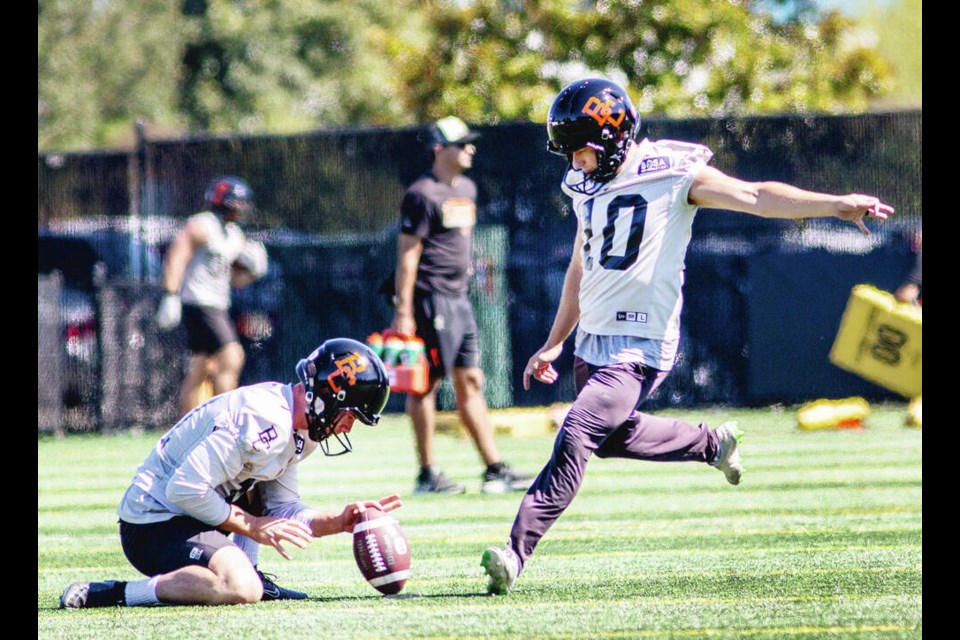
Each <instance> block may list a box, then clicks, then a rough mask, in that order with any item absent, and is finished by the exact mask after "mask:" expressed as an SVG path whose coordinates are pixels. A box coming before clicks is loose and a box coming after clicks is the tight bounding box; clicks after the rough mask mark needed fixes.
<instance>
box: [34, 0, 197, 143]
mask: <svg viewBox="0 0 960 640" xmlns="http://www.w3.org/2000/svg"><path fill="white" fill-rule="evenodd" d="M37 8H38V12H37V13H38V16H37V145H38V147H40V148H53V149H67V148H77V147H101V146H106V145H116V144H117V143H118V142H126V143H127V144H129V143H130V142H131V139H132V137H133V122H134V121H135V120H136V119H137V118H140V117H142V118H145V119H147V120H149V121H150V122H152V123H153V124H154V125H156V126H159V127H163V128H172V127H177V126H180V125H181V123H182V116H181V114H180V113H179V112H178V111H177V107H176V89H177V86H176V83H177V78H178V77H179V73H180V71H179V62H180V56H181V55H182V48H183V46H184V43H185V40H184V34H183V32H182V30H181V29H180V28H179V27H180V23H181V18H180V14H179V9H178V7H177V4H176V3H171V2H168V1H166V0H125V1H122V2H121V1H118V0H101V1H98V2H90V1H87V2H82V1H81V2H77V1H72V0H38V3H37Z"/></svg>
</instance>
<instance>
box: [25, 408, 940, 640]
mask: <svg viewBox="0 0 960 640" xmlns="http://www.w3.org/2000/svg"><path fill="white" fill-rule="evenodd" d="M904 412H905V406H904V405H888V406H877V407H874V411H873V414H872V415H871V416H870V419H869V422H868V428H866V429H863V430H859V431H824V432H800V431H797V430H796V428H795V426H794V422H793V421H794V416H795V412H794V411H793V410H791V409H790V408H786V409H778V410H770V409H765V410H751V411H745V410H735V411H726V412H724V411H720V410H700V411H672V412H670V414H671V415H676V416H679V417H682V418H684V419H686V420H689V421H701V420H703V421H707V422H708V423H709V424H711V425H716V424H718V423H719V422H720V421H721V420H723V419H726V418H727V417H731V416H732V417H736V418H737V419H739V421H740V426H741V428H742V429H743V430H744V431H745V432H746V437H745V438H744V441H743V443H742V450H743V459H744V464H745V466H746V467H747V470H748V471H747V473H746V475H745V476H744V480H743V483H742V484H741V485H740V486H739V487H731V486H729V485H727V484H726V483H725V482H724V480H723V476H722V475H721V474H720V473H719V472H717V471H716V470H715V469H711V468H709V467H707V466H705V465H698V464H654V463H640V462H634V461H625V460H594V461H591V463H590V466H589V468H588V470H587V478H586V481H585V483H584V485H583V487H582V489H581V491H580V494H579V496H578V497H577V499H576V500H575V501H574V503H573V505H572V506H571V507H570V508H569V509H568V510H567V512H566V513H565V514H564V515H563V517H562V518H561V519H560V520H559V521H558V523H557V524H556V525H555V526H554V528H553V529H552V530H551V531H550V532H549V533H548V534H547V536H546V537H545V538H544V539H543V541H542V543H541V544H540V546H539V547H538V549H537V553H536V555H535V556H534V557H533V558H532V559H531V560H530V561H529V563H528V564H527V568H526V571H525V572H524V574H523V576H522V577H521V578H520V579H519V580H518V582H517V585H516V589H515V591H514V592H513V593H512V594H510V595H508V596H506V597H489V596H486V595H485V578H484V576H483V575H482V569H481V568H480V566H479V561H480V555H481V553H482V551H483V549H484V548H485V547H486V546H488V545H491V544H500V543H503V542H504V540H505V539H506V537H507V535H508V533H509V530H510V525H511V523H512V521H513V517H514V515H515V513H516V508H517V504H518V503H519V499H520V496H519V495H518V494H510V495H503V496H488V495H483V494H481V493H479V484H480V466H479V464H478V461H477V457H476V454H475V452H474V451H473V449H472V447H471V446H470V444H469V442H468V441H465V440H458V439H456V438H455V437H453V436H447V435H445V436H440V437H438V440H437V443H436V444H437V448H438V457H439V460H440V461H441V463H442V464H443V466H444V468H445V470H446V472H447V473H448V474H449V475H451V476H452V477H454V478H455V479H456V480H458V481H461V482H465V483H467V485H468V487H469V488H470V493H468V494H466V495H463V496H415V495H412V494H411V493H410V489H411V488H412V485H413V476H414V472H415V469H414V467H415V464H414V455H413V443H412V436H411V434H410V430H409V426H408V424H407V422H406V418H405V417H403V416H391V417H388V418H387V419H386V420H385V421H384V422H383V423H382V424H381V426H379V427H376V428H375V429H370V428H359V427H358V429H357V430H356V431H355V434H356V437H354V438H353V440H354V448H355V451H354V453H352V454H350V455H347V456H344V457H339V458H330V459H326V458H324V457H323V456H322V455H321V454H320V453H317V454H316V455H315V456H314V457H313V458H311V459H310V460H308V461H307V462H305V463H304V464H303V465H302V466H301V469H300V478H301V485H302V486H301V488H302V493H303V496H304V499H305V500H306V501H307V502H308V503H310V504H312V505H315V506H318V507H325V508H329V509H337V510H339V509H340V508H341V507H342V505H343V504H344V503H345V502H347V501H351V500H356V499H361V498H378V497H381V496H383V495H387V494H389V493H393V492H400V493H402V494H403V495H404V498H405V501H406V504H405V506H404V507H403V508H402V509H401V510H400V511H398V512H396V515H397V516H398V518H399V519H400V521H401V523H402V524H403V526H404V529H405V531H406V533H407V536H408V537H409V539H410V545H411V549H412V553H413V574H412V577H411V579H410V580H409V581H408V582H407V585H406V588H405V589H404V592H403V594H402V595H403V596H407V597H401V598H396V599H384V598H381V597H379V595H378V594H377V593H376V592H375V591H374V590H373V589H372V588H371V587H370V586H368V585H367V584H366V583H365V582H364V581H363V579H362V578H361V576H360V574H359V572H358V571H357V569H356V566H355V564H354V561H353V557H352V554H351V547H350V540H349V538H348V537H347V536H344V535H341V536H334V537H331V538H323V539H319V540H316V541H315V542H314V544H312V545H311V547H310V548H309V549H307V550H304V551H296V552H295V554H294V559H293V560H292V561H290V562H286V561H284V560H283V559H282V558H280V556H279V555H277V554H275V553H274V552H273V551H270V550H266V549H264V550H262V552H261V566H262V568H263V569H265V570H267V571H269V572H272V573H275V574H276V575H277V576H278V582H279V583H280V584H281V585H284V586H290V587H292V588H296V589H303V590H306V591H307V592H309V593H310V595H311V599H310V600H308V601H305V602H271V603H261V604H258V605H251V606H234V607H216V608H202V607H158V608H152V609H141V608H136V609H134V608H130V609H99V610H97V609H94V610H85V611H60V610H58V609H57V608H56V607H57V603H58V596H59V594H60V592H61V591H62V590H63V588H64V587H65V586H66V585H67V584H68V583H70V582H72V581H74V580H94V579H104V578H115V579H135V578H137V577H138V575H137V573H136V572H135V571H134V570H133V569H132V568H130V567H129V566H128V565H127V564H126V561H125V559H124V557H123V553H122V552H121V550H120V544H119V539H118V536H117V531H116V514H115V509H116V504H117V502H118V500H119V499H120V496H121V495H122V493H123V491H124V489H125V488H126V484H127V482H128V481H129V479H130V477H131V476H132V474H133V471H134V469H135V467H136V465H137V464H138V463H139V462H140V461H141V459H142V458H143V457H145V455H146V454H147V452H148V451H149V449H150V447H151V446H152V445H153V444H154V441H155V440H156V439H157V437H158V435H159V434H155V433H154V434H145V435H130V434H123V435H111V436H103V437H97V436H71V437H67V438H65V439H55V438H50V437H40V438H38V444H37V635H38V637H42V638H136V639H138V640H140V639H143V638H190V639H191V640H196V639H199V638H207V637H210V638H230V639H231V640H245V639H248V638H251V639H252V638H300V637H306V638H407V637H429V638H453V637H456V638H700V637H706V638H820V637H823V638H917V637H920V636H921V634H922V620H923V616H922V580H923V570H922V569H923V566H922V565H923V561H922V558H923V546H922V545H923V534H922V531H923V526H922V517H923V511H922V504H923V498H922V490H923V485H922V475H923V474H922V453H923V439H922V432H921V431H919V430H914V429H908V428H904V427H903V426H902V423H903V416H904ZM552 444H553V438H552V436H535V437H524V438H501V439H500V446H501V448H502V449H503V452H504V455H505V457H506V459H507V460H509V461H510V462H511V464H513V465H514V466H515V467H518V468H521V469H529V470H536V469H538V468H539V467H540V466H541V465H542V463H543V462H544V460H545V459H546V457H547V456H548V455H549V452H550V449H551V446H552Z"/></svg>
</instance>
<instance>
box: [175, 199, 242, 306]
mask: <svg viewBox="0 0 960 640" xmlns="http://www.w3.org/2000/svg"><path fill="white" fill-rule="evenodd" d="M194 221H199V222H200V223H201V224H202V225H203V226H204V229H206V232H207V238H208V240H207V244H205V245H204V246H202V247H200V248H199V249H198V250H197V252H196V253H195V254H194V255H193V258H192V259H191V260H190V264H188V265H187V270H186V273H184V276H183V286H182V287H181V289H180V296H181V298H182V299H183V301H184V302H186V303H187V304H194V305H198V306H201V307H213V308H214V309H221V310H226V309H229V308H230V268H231V267H232V266H233V263H234V262H235V261H236V259H237V257H238V256H239V255H240V252H241V251H242V250H243V245H244V243H245V242H246V238H245V237H244V235H243V231H242V230H241V229H240V226H239V225H237V224H236V223H234V222H226V223H224V222H222V221H221V220H220V218H218V217H217V216H216V214H214V213H211V212H210V211H204V212H202V213H198V214H195V215H193V216H191V217H190V219H189V220H188V221H187V224H190V223H192V222H194Z"/></svg>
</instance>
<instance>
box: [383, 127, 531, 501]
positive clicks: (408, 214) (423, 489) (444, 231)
mask: <svg viewBox="0 0 960 640" xmlns="http://www.w3.org/2000/svg"><path fill="white" fill-rule="evenodd" d="M478 137H479V134H477V133H475V132H472V131H470V129H469V128H468V127H467V125H466V124H464V123H463V121H461V120H460V119H459V118H456V117H454V116H450V117H447V118H443V119H442V120H438V121H437V122H436V123H434V124H433V125H432V126H431V128H430V146H431V149H432V150H433V158H434V160H433V166H432V167H431V170H430V171H429V172H427V173H425V174H424V175H423V176H421V177H420V178H419V179H417V180H416V181H415V182H414V183H413V184H412V185H410V187H409V188H408V189H407V192H406V194H405V195H404V198H403V203H402V204H401V206H400V237H399V239H398V241H397V272H396V292H397V294H396V312H395V314H394V318H393V322H392V324H391V328H392V329H394V330H396V331H399V332H401V333H404V334H407V335H417V336H419V337H420V338H421V339H422V340H423V341H424V343H425V345H426V351H427V360H428V361H429V363H430V386H429V388H428V390H427V391H426V393H424V394H423V395H422V396H418V395H415V394H409V395H408V396H407V413H408V414H409V415H410V418H411V420H412V421H413V429H414V433H415V435H416V438H417V457H418V459H419V461H420V473H419V475H418V477H417V484H416V488H415V491H416V492H418V493H463V492H464V491H466V488H465V487H464V486H463V485H461V484H458V483H456V482H454V481H453V480H451V479H450V478H448V477H447V476H446V475H444V474H443V473H442V472H441V471H440V469H439V467H438V466H437V465H436V463H435V461H434V454H433V433H434V427H435V419H436V398H437V390H438V389H439V387H440V382H441V381H442V380H443V378H444V377H445V376H447V375H452V376H453V383H454V389H455V391H456V396H457V407H458V409H459V414H460V418H461V420H462V421H463V423H464V424H465V425H466V427H467V429H468V431H469V432H470V435H471V437H472V438H473V441H474V443H475V444H476V447H477V451H478V452H479V454H480V457H481V458H482V459H483V462H484V464H486V470H485V472H484V474H483V482H482V484H481V490H483V491H484V492H488V493H498V492H503V491H510V490H514V489H516V490H525V489H526V488H527V487H528V486H529V485H530V481H531V477H529V476H524V475H521V474H518V473H516V472H515V471H513V470H512V469H511V468H510V467H509V466H508V465H507V464H506V463H504V462H503V460H501V458H500V453H499V452H498V451H497V446H496V443H495V442H494V436H493V426H492V424H491V423H490V418H489V415H488V413H487V404H486V400H485V399H484V396H483V372H482V371H481V369H480V344H479V336H478V331H477V322H476V319H475V317H474V314H473V308H472V307H471V305H470V300H469V299H468V297H467V284H468V279H469V277H470V274H471V272H472V268H471V263H472V247H473V227H474V225H475V224H476V221H477V206H476V199H477V187H476V185H475V184H474V182H473V180H471V179H470V178H468V177H466V176H465V175H463V172H464V171H465V170H467V169H469V168H470V167H471V166H473V155H474V154H475V153H476V147H475V146H474V145H473V142H474V141H475V140H476V139H477V138H478Z"/></svg>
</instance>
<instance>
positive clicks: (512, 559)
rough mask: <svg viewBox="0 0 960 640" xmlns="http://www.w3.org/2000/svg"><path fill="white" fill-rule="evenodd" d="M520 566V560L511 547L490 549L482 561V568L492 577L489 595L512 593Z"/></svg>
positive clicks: (484, 553) (488, 590)
mask: <svg viewBox="0 0 960 640" xmlns="http://www.w3.org/2000/svg"><path fill="white" fill-rule="evenodd" d="M519 565H520V562H519V558H517V554H515V553H514V552H513V549H511V548H510V547H488V548H487V550H486V551H484V552H483V558H481V560H480V566H482V567H483V569H484V571H486V572H487V575H488V576H490V581H489V583H488V584H487V593H490V594H493V595H498V596H502V595H506V594H508V593H510V590H511V589H513V583H514V582H516V580H517V569H518V567H519Z"/></svg>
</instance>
